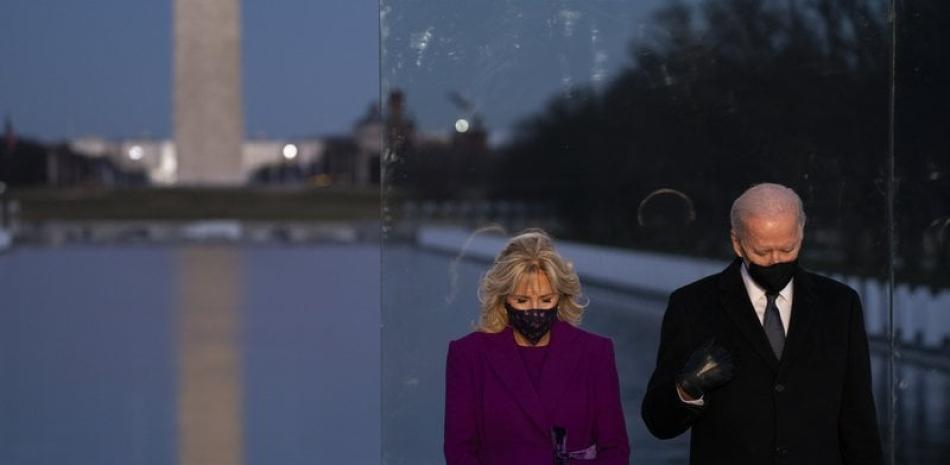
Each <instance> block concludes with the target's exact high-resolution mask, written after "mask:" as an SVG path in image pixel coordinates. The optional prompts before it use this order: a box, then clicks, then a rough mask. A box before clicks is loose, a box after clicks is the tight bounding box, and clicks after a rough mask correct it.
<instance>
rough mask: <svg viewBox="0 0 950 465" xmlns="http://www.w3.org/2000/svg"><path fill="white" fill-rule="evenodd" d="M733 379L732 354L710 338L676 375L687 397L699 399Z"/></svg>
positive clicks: (678, 385) (678, 383) (677, 383)
mask: <svg viewBox="0 0 950 465" xmlns="http://www.w3.org/2000/svg"><path fill="white" fill-rule="evenodd" d="M731 379H732V356H731V355H730V354H729V352H727V351H726V349H723V348H722V347H719V346H717V345H715V344H714V343H713V341H712V339H710V340H709V341H708V342H706V343H705V344H703V346H702V347H700V348H699V349H696V351H695V352H693V354H692V355H690V356H689V360H687V361H686V365H685V366H684V367H683V369H682V370H680V372H679V375H677V376H676V386H677V388H678V389H680V390H681V391H682V392H683V393H685V394H686V397H689V398H691V399H693V400H695V399H699V398H700V397H702V396H703V395H704V394H705V393H707V392H709V391H711V390H713V389H716V388H717V387H719V386H722V385H723V384H726V383H727V382H729V380H731Z"/></svg>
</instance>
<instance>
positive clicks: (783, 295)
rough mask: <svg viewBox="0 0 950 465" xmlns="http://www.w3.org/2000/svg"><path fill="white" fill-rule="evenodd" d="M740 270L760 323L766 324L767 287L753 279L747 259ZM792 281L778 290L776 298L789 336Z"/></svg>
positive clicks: (776, 303)
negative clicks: (763, 287)
mask: <svg viewBox="0 0 950 465" xmlns="http://www.w3.org/2000/svg"><path fill="white" fill-rule="evenodd" d="M739 272H740V273H741V274H742V282H743V284H745V290H746V293H748V294H749V301H751V302H752V308H754V309H755V315H756V316H757V317H759V324H764V323H763V322H764V321H765V305H766V304H767V303H768V297H766V296H765V289H762V287H760V286H759V285H758V284H756V282H755V281H754V280H753V279H752V276H750V275H749V270H747V269H746V264H745V261H744V260H743V262H742V267H741V268H739ZM792 281H794V279H793V280H791V281H789V282H788V284H786V285H785V287H784V288H782V290H781V291H779V292H778V297H776V298H775V306H776V307H778V314H779V316H780V317H782V328H783V329H784V330H785V335H786V336H788V323H789V321H791V318H792V294H793V292H792V289H793V286H792Z"/></svg>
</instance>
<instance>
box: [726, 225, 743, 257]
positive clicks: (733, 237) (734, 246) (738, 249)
mask: <svg viewBox="0 0 950 465" xmlns="http://www.w3.org/2000/svg"><path fill="white" fill-rule="evenodd" d="M729 239H731V240H732V250H733V251H734V252H735V253H736V256H737V257H740V258H744V257H742V244H740V243H739V237H738V236H736V232H735V231H734V230H733V231H729Z"/></svg>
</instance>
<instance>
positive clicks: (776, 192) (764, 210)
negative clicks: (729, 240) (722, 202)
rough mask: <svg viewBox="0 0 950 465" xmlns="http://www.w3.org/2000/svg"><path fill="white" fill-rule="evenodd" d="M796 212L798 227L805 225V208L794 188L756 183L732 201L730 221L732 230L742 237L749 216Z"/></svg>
mask: <svg viewBox="0 0 950 465" xmlns="http://www.w3.org/2000/svg"><path fill="white" fill-rule="evenodd" d="M790 213H791V214H795V215H796V216H797V217H798V227H799V228H804V227H805V219H806V218H805V209H804V207H802V199H801V198H800V197H799V196H798V194H796V193H795V191H793V190H792V189H790V188H788V187H785V186H783V185H781V184H773V183H762V184H756V185H754V186H752V187H750V188H749V189H747V190H746V191H745V192H743V193H742V195H740V196H739V197H738V198H737V199H736V201H735V202H733V203H732V211H730V213H729V221H730V223H731V225H732V232H733V233H734V234H735V235H736V236H739V237H741V236H742V235H743V234H744V233H745V223H743V220H744V219H745V218H747V217H749V216H779V215H785V214H790Z"/></svg>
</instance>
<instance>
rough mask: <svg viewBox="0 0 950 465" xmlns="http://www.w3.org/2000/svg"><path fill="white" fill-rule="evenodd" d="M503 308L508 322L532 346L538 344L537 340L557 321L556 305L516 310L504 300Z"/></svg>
mask: <svg viewBox="0 0 950 465" xmlns="http://www.w3.org/2000/svg"><path fill="white" fill-rule="evenodd" d="M505 310H506V311H507V312H508V324H510V325H511V327H512V328H514V329H515V331H518V332H519V333H521V335H522V336H524V338H525V339H527V340H528V342H529V343H531V345H533V346H535V345H538V341H540V340H541V338H542V337H544V335H545V334H547V333H548V331H550V330H551V326H554V322H555V321H557V307H554V308H548V309H541V308H533V309H530V310H518V309H516V308H514V307H512V306H511V305H510V304H509V303H508V302H505Z"/></svg>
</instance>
